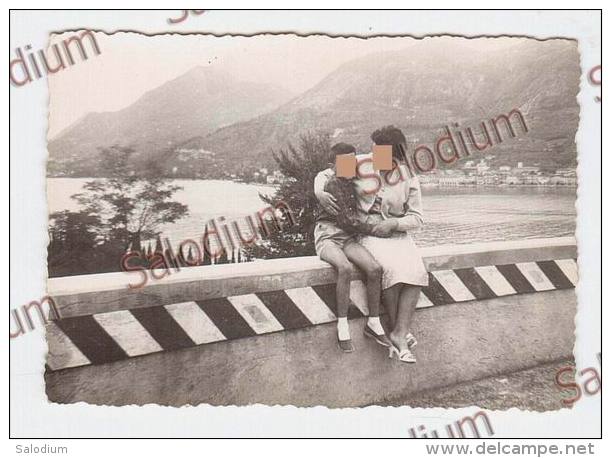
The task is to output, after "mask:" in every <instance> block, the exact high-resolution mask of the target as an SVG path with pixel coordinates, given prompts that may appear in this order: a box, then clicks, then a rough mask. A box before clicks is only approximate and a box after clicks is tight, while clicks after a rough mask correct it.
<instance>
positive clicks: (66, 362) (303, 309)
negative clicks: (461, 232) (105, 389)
mask: <svg viewBox="0 0 611 458" xmlns="http://www.w3.org/2000/svg"><path fill="white" fill-rule="evenodd" d="M576 285H577V266H576V263H575V260H573V259H562V260H555V261H540V262H525V263H518V264H507V265H497V266H482V267H473V268H464V269H455V270H438V271H434V272H431V273H429V286H428V287H426V288H424V289H423V291H422V294H421V296H420V300H419V302H418V308H425V307H432V306H438V305H447V304H453V303H457V302H464V301H472V300H483V299H491V298H495V297H501V296H508V295H512V294H524V293H535V292H539V291H549V290H555V289H567V288H573V287H575V286H576ZM350 298H351V300H352V302H353V305H354V307H351V308H350V313H349V318H358V317H362V316H366V315H367V314H368V311H367V305H366V294H365V285H364V284H363V283H362V282H361V281H354V282H352V286H351V292H350ZM336 309H337V304H336V301H335V284H328V285H322V286H312V287H304V288H293V289H286V290H279V291H268V292H263V293H256V294H245V295H241V296H230V297H226V298H217V299H208V300H202V301H194V302H184V303H179V304H171V305H166V306H161V307H160V306H156V307H143V308H137V309H132V310H122V311H117V312H109V313H100V314H96V315H90V316H79V317H73V318H64V319H61V320H57V321H54V322H51V323H49V325H48V328H47V339H48V342H49V357H48V366H49V369H50V370H59V369H65V368H70V367H78V366H84V365H89V364H105V363H110V362H113V361H118V360H122V359H126V358H131V357H135V356H141V355H146V354H150V353H155V352H160V351H172V350H178V349H182V348H189V347H194V346H197V345H204V344H209V343H213V342H220V341H225V340H232V339H240V338H246V337H252V336H256V335H261V334H269V333H273V332H279V331H285V330H290V329H300V328H306V327H309V326H315V325H319V324H323V323H329V322H332V321H335V320H336Z"/></svg>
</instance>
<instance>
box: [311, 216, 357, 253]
mask: <svg viewBox="0 0 611 458" xmlns="http://www.w3.org/2000/svg"><path fill="white" fill-rule="evenodd" d="M352 238H353V236H352V235H350V234H348V233H346V231H344V230H343V229H340V228H339V227H337V226H336V225H335V224H333V223H330V222H328V221H319V222H318V223H316V227H315V228H314V247H315V248H316V254H317V255H318V256H319V257H320V256H321V253H322V252H323V251H324V250H325V247H327V246H329V245H335V246H337V247H338V248H340V249H343V248H344V245H345V244H346V242H347V241H348V240H350V239H352Z"/></svg>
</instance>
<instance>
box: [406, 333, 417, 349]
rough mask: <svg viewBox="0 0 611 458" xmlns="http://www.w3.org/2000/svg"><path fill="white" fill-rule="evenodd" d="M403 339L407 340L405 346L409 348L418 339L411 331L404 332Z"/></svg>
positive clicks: (413, 345) (414, 344)
mask: <svg viewBox="0 0 611 458" xmlns="http://www.w3.org/2000/svg"><path fill="white" fill-rule="evenodd" d="M405 340H407V348H410V349H412V348H414V347H415V346H416V345H417V344H418V341H417V340H416V338H415V337H414V335H413V334H412V333H411V332H408V333H407V334H405Z"/></svg>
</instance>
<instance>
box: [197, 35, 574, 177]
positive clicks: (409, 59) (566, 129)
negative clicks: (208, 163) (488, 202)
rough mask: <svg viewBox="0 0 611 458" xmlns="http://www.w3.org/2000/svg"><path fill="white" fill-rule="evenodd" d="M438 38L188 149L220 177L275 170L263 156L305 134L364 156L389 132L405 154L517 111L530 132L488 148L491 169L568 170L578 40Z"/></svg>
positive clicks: (341, 72)
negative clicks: (402, 142)
mask: <svg viewBox="0 0 611 458" xmlns="http://www.w3.org/2000/svg"><path fill="white" fill-rule="evenodd" d="M438 40H440V39H438V38H428V39H424V40H421V41H418V42H417V43H416V44H414V45H412V46H411V47H409V48H406V49H404V50H402V51H396V52H386V53H377V54H373V55H369V56H366V57H364V58H359V59H356V60H353V61H350V62H348V63H346V64H344V65H341V66H340V67H339V68H338V69H337V70H336V71H334V72H332V73H331V74H329V75H328V76H327V77H326V78H324V79H323V80H322V81H321V82H320V83H319V84H317V85H316V86H315V87H313V88H312V89H311V90H309V91H307V92H305V93H303V94H301V95H300V96H298V97H297V98H295V99H293V100H291V101H289V102H288V103H286V104H285V105H283V106H281V107H279V108H277V109H276V110H274V111H272V112H270V113H267V114H264V115H261V116H258V117H256V118H254V119H250V120H247V121H242V122H238V123H236V124H234V125H231V126H227V127H224V128H220V129H218V130H217V131H216V132H214V133H212V134H210V135H208V136H205V137H202V138H197V139H193V140H192V141H189V142H187V143H186V145H188V147H189V148H194V149H197V148H203V149H205V150H209V151H211V152H214V153H215V154H216V157H217V159H218V161H222V165H221V166H220V168H221V169H230V170H235V164H239V166H240V167H241V168H249V167H270V166H271V167H273V166H274V163H273V159H272V155H271V151H272V150H276V151H277V150H278V149H279V148H282V147H286V145H287V144H288V143H289V142H293V143H296V142H297V141H298V137H299V135H300V133H303V132H306V131H313V130H323V131H327V132H329V133H330V134H331V135H332V137H333V138H332V141H333V142H336V141H345V142H349V143H352V144H354V145H355V146H357V148H358V149H359V150H360V151H368V149H369V148H370V145H371V140H370V139H369V136H370V134H371V132H373V131H374V130H375V129H377V128H379V127H381V126H384V125H387V124H394V125H396V126H398V127H400V128H401V129H402V130H403V132H404V133H405V134H406V136H407V137H408V144H409V145H411V147H412V149H413V148H415V147H416V145H419V144H423V145H427V146H429V147H432V145H434V143H435V141H436V140H437V139H438V138H439V137H440V136H442V135H444V130H443V128H444V126H446V125H447V126H449V127H451V128H453V127H454V123H458V124H459V126H460V127H459V128H463V129H464V128H466V127H472V128H476V127H478V126H479V123H480V122H481V121H484V120H490V119H491V118H496V117H497V116H499V115H501V114H507V113H509V112H510V111H511V110H512V109H513V108H518V109H520V111H521V112H522V113H523V115H524V117H525V119H526V123H527V125H528V127H529V132H528V133H527V134H524V135H522V134H520V133H519V135H518V138H514V139H512V138H509V140H508V141H505V142H503V143H501V144H496V145H495V146H494V147H493V148H489V149H488V150H487V151H486V153H490V154H493V155H494V159H493V164H495V165H515V164H516V162H517V161H523V162H525V163H526V164H538V165H540V166H542V167H550V168H557V167H567V166H574V165H575V164H576V147H575V142H574V138H575V134H576V131H577V126H578V122H579V105H578V103H577V99H576V96H577V93H578V91H579V76H580V68H579V54H578V51H577V44H576V42H574V41H570V40H550V41H536V40H522V39H520V40H516V42H515V44H512V45H509V46H506V47H504V48H500V47H499V48H495V47H493V46H492V47H478V46H477V41H473V40H467V39H460V38H454V39H448V38H443V40H444V41H443V45H440V42H439V41H438ZM480 48H484V49H486V50H484V49H480ZM474 131H475V132H476V133H477V132H479V127H478V129H474ZM218 161H217V162H218Z"/></svg>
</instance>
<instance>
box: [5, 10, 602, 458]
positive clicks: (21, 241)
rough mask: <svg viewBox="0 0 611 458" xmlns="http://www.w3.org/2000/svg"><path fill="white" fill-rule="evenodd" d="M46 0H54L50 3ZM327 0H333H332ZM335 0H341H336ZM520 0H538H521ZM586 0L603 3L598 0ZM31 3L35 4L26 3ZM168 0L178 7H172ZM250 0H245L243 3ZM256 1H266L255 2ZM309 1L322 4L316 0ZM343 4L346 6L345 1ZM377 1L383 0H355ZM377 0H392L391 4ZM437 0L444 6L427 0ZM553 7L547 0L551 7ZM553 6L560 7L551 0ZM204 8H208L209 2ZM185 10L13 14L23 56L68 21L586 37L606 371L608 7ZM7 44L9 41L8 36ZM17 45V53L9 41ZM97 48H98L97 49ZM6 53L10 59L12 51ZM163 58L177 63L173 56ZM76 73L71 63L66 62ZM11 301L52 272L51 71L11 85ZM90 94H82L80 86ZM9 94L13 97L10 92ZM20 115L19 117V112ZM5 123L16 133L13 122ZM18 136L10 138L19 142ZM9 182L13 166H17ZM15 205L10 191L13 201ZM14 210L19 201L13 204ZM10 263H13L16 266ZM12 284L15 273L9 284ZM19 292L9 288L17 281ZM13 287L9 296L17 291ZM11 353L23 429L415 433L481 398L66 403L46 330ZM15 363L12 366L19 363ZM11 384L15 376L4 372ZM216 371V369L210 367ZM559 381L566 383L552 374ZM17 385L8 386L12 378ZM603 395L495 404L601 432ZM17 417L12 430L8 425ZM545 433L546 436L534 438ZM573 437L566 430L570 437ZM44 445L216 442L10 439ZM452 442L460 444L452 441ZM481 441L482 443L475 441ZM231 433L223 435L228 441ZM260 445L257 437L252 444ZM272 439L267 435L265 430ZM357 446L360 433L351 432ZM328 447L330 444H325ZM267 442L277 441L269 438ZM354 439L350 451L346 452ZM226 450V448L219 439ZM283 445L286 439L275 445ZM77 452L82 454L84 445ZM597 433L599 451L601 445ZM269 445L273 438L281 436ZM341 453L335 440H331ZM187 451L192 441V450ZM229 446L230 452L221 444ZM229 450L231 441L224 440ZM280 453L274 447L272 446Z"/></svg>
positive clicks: (519, 432)
mask: <svg viewBox="0 0 611 458" xmlns="http://www.w3.org/2000/svg"><path fill="white" fill-rule="evenodd" d="M29 3H31V4H32V6H40V7H45V6H46V4H43V3H42V2H29ZM36 3H40V5H36ZM64 3H66V5H62V6H64V7H66V8H67V7H79V6H85V5H80V4H76V2H71V3H72V5H70V4H69V3H70V2H64ZM159 3H160V2H147V4H146V5H142V6H147V7H157V6H160V5H159ZM207 3H208V5H206V6H208V7H209V8H210V7H211V6H217V7H228V5H227V2H223V4H221V5H214V4H215V3H217V4H218V3H219V2H207ZM321 3H322V2H321ZM324 3H325V6H328V5H329V4H328V2H324ZM435 3H437V4H439V3H445V4H446V5H442V6H446V7H456V6H461V7H470V8H477V7H482V8H485V7H488V6H489V5H488V4H487V3H486V2H467V3H468V4H467V3H465V2H461V5H456V4H453V3H450V2H435ZM520 3H522V4H524V5H520ZM563 3H567V2H554V3H553V6H554V7H561V6H579V7H583V8H586V7H591V8H598V7H599V5H595V4H593V2H580V4H579V5H563ZM20 6H22V7H23V6H24V5H23V4H21V5H20ZM105 6H106V7H112V6H126V2H107V5H105ZM164 6H165V5H164ZM237 6H240V5H237ZM244 6H251V7H254V6H255V5H244ZM256 6H267V7H270V8H271V7H286V6H285V5H281V4H278V2H276V3H275V4H268V5H264V4H262V3H258V4H257V5H256ZM307 6H309V7H313V6H317V5H314V4H312V3H311V2H310V3H309V4H308V5H307ZM338 6H341V5H338ZM348 6H350V7H355V6H364V7H367V6H370V5H355V4H351V5H348ZM371 6H382V5H381V4H380V3H379V2H376V4H375V5H371ZM388 6H389V7H393V6H394V7H418V6H421V5H416V4H412V2H407V1H405V2H402V3H401V4H400V5H397V4H394V5H388ZM426 6H429V7H430V6H431V5H429V4H427V5H426ZM508 6H511V7H519V6H525V7H533V6H539V5H535V4H534V2H512V4H511V5H508ZM541 6H543V5H541ZM550 6H552V5H550ZM197 9H204V8H202V7H201V5H200V8H197ZM178 16H180V11H179V10H178V9H173V10H170V11H129V12H128V11H95V12H94V11H30V12H26V11H18V12H15V11H14V12H13V13H11V15H10V24H11V32H10V43H9V47H8V57H9V61H10V60H12V59H14V58H15V56H14V49H15V48H17V47H22V48H23V47H24V46H25V45H27V44H31V45H32V49H33V50H38V49H43V48H44V47H45V46H46V43H47V38H48V34H49V33H50V32H52V31H58V30H67V29H80V28H89V29H99V30H105V31H108V32H112V31H114V30H135V31H142V32H146V33H160V32H211V33H215V34H221V33H231V32H237V33H243V34H250V33H256V32H262V31H277V32H279V31H282V32H287V31H294V32H298V33H301V34H306V33H316V32H327V33H330V34H334V35H340V34H345V35H361V36H364V35H368V34H397V35H412V36H424V35H427V34H440V33H449V34H460V35H466V36H478V35H501V34H511V35H526V36H534V37H539V38H546V37H550V36H564V37H571V38H577V39H578V40H579V51H580V54H581V66H582V70H583V74H582V83H581V92H580V95H579V102H580V105H581V123H580V128H579V132H578V135H577V143H578V152H579V168H578V173H579V183H580V184H579V197H578V203H577V205H578V213H579V221H578V228H577V237H578V243H579V268H580V276H581V283H580V286H579V288H578V295H579V312H578V316H577V319H576V325H577V331H576V332H577V337H578V340H577V346H576V348H575V357H576V362H577V367H578V368H581V369H584V368H587V367H595V368H596V369H597V370H600V368H599V366H598V362H597V360H596V353H597V352H599V351H601V347H600V323H601V314H600V312H601V311H600V305H601V297H600V286H601V285H600V268H601V259H600V252H601V251H600V250H601V241H600V240H601V239H600V235H601V225H600V221H601V213H600V208H601V207H600V197H601V179H600V171H601V145H600V116H601V110H602V105H601V103H596V102H595V101H594V97H595V96H596V95H601V88H600V87H594V86H592V85H590V84H589V83H588V82H587V71H588V70H589V69H590V68H592V67H593V66H595V65H598V64H600V63H601V47H600V46H601V41H600V40H601V36H600V19H599V18H600V16H599V13H598V12H577V11H564V12H563V11H556V12H543V11H541V12H536V11H520V12H515V11H514V12H509V11H497V12H492V11H488V12H481V11H480V12H473V11H445V12H444V11H385V12H384V11H360V12H345V11H344V12H342V11H328V12H321V11H317V12H313V11H290V12H289V11H284V12H278V11H275V12H272V11H258V12H256V11H249V12H230V11H211V12H207V13H205V14H203V15H200V16H191V17H189V18H188V19H187V20H186V21H184V22H183V23H181V24H176V25H170V24H168V23H167V18H168V17H172V18H176V17H178ZM4 49H5V50H7V47H6V46H5V47H4ZM5 52H7V51H5ZM93 58H95V57H93ZM5 62H6V60H5ZM160 65H163V63H160ZM64 71H70V69H69V68H68V69H66V70H64ZM9 94H10V103H11V109H10V134H11V140H10V153H9V152H7V157H8V155H9V154H10V160H11V166H10V181H11V184H10V202H11V214H10V228H11V237H10V244H11V259H10V304H8V305H9V307H8V308H9V309H12V308H15V307H18V306H20V305H22V304H24V303H27V302H29V301H30V300H34V299H38V298H40V297H42V296H44V294H45V293H44V291H45V279H46V244H47V232H46V225H47V210H46V199H45V161H46V148H45V144H46V143H45V133H46V128H47V85H46V81H45V79H44V78H43V79H40V80H37V81H35V82H33V83H30V84H27V85H26V86H24V87H21V88H14V87H10V85H9ZM75 97H78V95H75ZM7 104H8V103H7ZM4 125H5V126H6V125H7V123H6V122H5V123H4ZM5 133H6V134H7V133H8V132H6V130H5ZM5 144H6V143H5ZM5 179H6V180H8V176H7V177H6V178H5ZM2 205H3V206H6V200H5V199H3V203H2ZM7 213H8V209H6V210H5V212H4V214H7ZM2 231H3V232H4V234H3V235H4V238H3V240H6V239H7V238H8V234H6V226H4V227H3V228H2ZM7 267H9V265H8V263H6V261H5V262H4V263H3V265H2V269H3V271H4V273H5V276H4V278H7V277H8V275H6V274H7V272H6V270H7ZM6 283H8V282H7V281H6V280H5V282H4V284H6ZM5 294H6V293H5ZM4 297H6V295H5V296H4ZM8 351H10V352H11V365H10V380H11V395H10V405H11V415H10V421H11V424H10V434H11V435H12V436H13V437H30V438H33V437H43V438H53V437H64V438H66V437H244V436H246V437H277V436H279V437H338V436H341V437H359V436H360V437H363V436H364V437H408V430H409V428H410V427H414V426H417V425H420V424H424V425H426V427H427V429H428V430H431V429H438V430H441V429H442V428H443V427H444V426H445V425H446V424H448V423H450V422H453V421H456V420H457V419H459V418H461V417H463V416H465V415H470V414H473V413H474V412H476V411H477V410H479V409H477V408H470V409H451V410H444V409H427V410H424V409H410V408H408V407H402V408H380V407H370V408H363V409H332V410H331V409H326V408H322V407H321V408H311V409H297V408H292V407H264V406H254V407H241V408H238V407H224V408H219V407H216V408H213V407H208V406H199V407H185V408H180V409H177V408H166V407H157V406H146V407H121V408H115V407H94V406H88V405H85V404H76V405H63V406H62V405H55V404H49V403H48V402H47V399H46V396H45V393H44V380H43V378H42V372H43V367H44V354H45V351H46V345H45V344H44V335H43V332H42V331H41V330H40V329H39V330H36V331H34V332H30V333H27V334H26V335H24V336H20V337H19V338H18V339H15V340H14V341H11V342H10V343H9V344H6V345H5V346H4V347H3V357H4V358H5V361H6V363H5V364H7V365H8V361H7V358H8ZM5 367H6V366H5ZM2 383H3V385H5V384H6V383H7V382H6V378H4V379H3V381H2ZM202 383H205V378H203V379H202ZM550 383H553V381H550ZM5 389H6V391H5V392H8V386H6V385H5ZM601 399H602V398H601V396H600V395H598V396H594V397H584V398H582V399H581V401H580V402H579V403H578V404H577V405H576V406H575V407H574V408H573V409H572V410H568V409H564V410H561V411H557V412H551V413H545V414H541V413H534V412H522V411H518V410H517V409H512V410H510V411H507V412H491V413H489V416H490V419H491V422H492V424H493V426H494V430H495V437H556V438H563V437H564V438H566V437H596V436H598V435H599V433H600V406H601ZM6 426H7V429H8V425H6ZM532 442H534V441H532ZM557 442H558V443H560V442H559V441H557ZM18 443H19V444H22V445H25V444H29V443H37V445H39V446H40V445H42V444H44V443H47V444H53V445H60V444H61V445H67V446H68V448H69V451H70V453H69V454H70V455H73V456H82V454H83V453H84V452H87V454H88V455H93V456H98V454H100V455H101V453H108V452H109V451H110V450H111V449H112V450H115V451H117V450H124V451H126V450H128V448H129V449H130V450H134V451H135V450H136V448H137V449H138V450H140V451H142V449H143V448H144V447H146V448H149V447H152V448H154V449H155V451H156V455H157V454H161V453H164V454H167V453H176V450H184V451H185V452H186V451H187V450H192V451H197V450H199V451H200V452H199V453H198V454H204V455H205V454H208V453H211V452H212V449H208V446H207V445H204V443H201V442H193V441H190V442H184V443H183V442H181V443H180V444H179V443H177V442H163V443H162V442H160V441H156V442H154V443H152V445H151V444H150V442H149V443H148V446H147V444H145V443H142V442H136V441H119V442H112V443H111V442H109V441H104V442H102V443H101V445H100V444H96V446H95V448H94V447H93V446H94V444H93V443H92V442H91V441H78V442H76V441H65V440H60V441H55V440H44V441H30V440H17V441H13V442H11V443H9V444H7V445H6V447H5V448H6V449H7V451H9V452H10V453H15V445H16V444H18ZM446 443H447V442H446ZM472 443H473V446H475V445H476V444H475V443H474V442H472ZM217 444H218V443H217ZM241 444H243V445H242V447H244V448H245V450H248V453H249V454H250V453H254V448H251V446H250V445H247V443H246V442H241ZM258 444H261V445H263V444H262V443H261V442H258ZM342 444H346V443H342ZM360 444H361V445H358V444H357V448H358V449H359V450H360V452H361V453H384V454H386V453H390V452H389V451H388V450H387V449H386V447H385V446H384V447H380V446H379V445H376V443H373V444H371V443H370V442H361V443H360ZM393 444H394V445H395V446H396V447H397V448H398V451H399V453H401V454H402V455H403V454H405V455H412V454H413V450H414V449H415V450H417V452H416V453H417V455H416V456H421V454H422V456H424V447H423V445H422V443H421V442H420V443H418V445H416V444H414V442H413V441H411V442H406V441H401V442H394V443H393ZM274 445H276V446H277V449H278V450H279V451H281V453H283V454H285V453H291V454H293V452H292V451H291V450H294V448H293V447H286V446H283V445H281V444H279V443H276V444H274ZM322 446H323V447H325V448H324V450H327V447H326V446H325V445H324V443H323V445H322ZM267 447H270V445H269V444H268V445H267ZM345 447H347V444H346V445H340V449H339V451H338V452H334V453H342V454H343V453H345V452H346V451H347V449H345ZM215 448H216V447H215ZM274 448H276V447H274ZM77 450H78V451H80V453H77ZM601 450H602V447H601V444H597V451H601ZM268 451H270V449H269V448H268ZM329 451H330V450H329ZM181 453H182V452H181ZM216 453H220V452H219V451H218V450H217V451H216V452H214V454H216ZM223 453H225V452H223ZM266 454H267V453H266Z"/></svg>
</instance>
